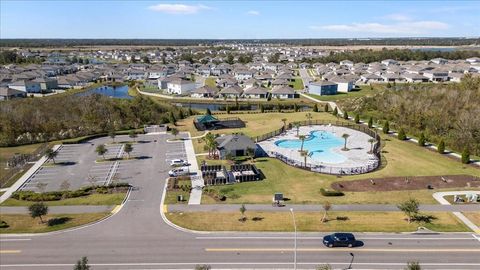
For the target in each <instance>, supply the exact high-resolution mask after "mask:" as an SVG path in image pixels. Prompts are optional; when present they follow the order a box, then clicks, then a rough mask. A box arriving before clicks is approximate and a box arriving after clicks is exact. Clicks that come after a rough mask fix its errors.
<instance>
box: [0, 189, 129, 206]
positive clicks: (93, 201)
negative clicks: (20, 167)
mask: <svg viewBox="0 0 480 270" xmlns="http://www.w3.org/2000/svg"><path fill="white" fill-rule="evenodd" d="M125 195H126V193H124V192H121V193H113V194H91V195H88V196H84V197H78V198H70V199H64V200H60V201H48V202H44V203H45V204H46V205H49V206H59V205H119V204H121V203H122V201H123V199H124V198H125ZM32 203H33V202H29V201H21V200H16V199H12V198H9V199H7V200H6V201H4V202H3V203H2V204H1V206H29V205H30V204H32Z"/></svg>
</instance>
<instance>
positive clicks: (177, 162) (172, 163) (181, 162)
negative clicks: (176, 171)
mask: <svg viewBox="0 0 480 270" xmlns="http://www.w3.org/2000/svg"><path fill="white" fill-rule="evenodd" d="M188 165H189V164H188V162H187V161H185V160H183V159H172V160H171V161H170V166H172V167H181V166H188Z"/></svg>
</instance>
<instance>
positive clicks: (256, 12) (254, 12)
mask: <svg viewBox="0 0 480 270" xmlns="http://www.w3.org/2000/svg"><path fill="white" fill-rule="evenodd" d="M247 15H251V16H258V15H260V11H257V10H250V11H248V12H247Z"/></svg>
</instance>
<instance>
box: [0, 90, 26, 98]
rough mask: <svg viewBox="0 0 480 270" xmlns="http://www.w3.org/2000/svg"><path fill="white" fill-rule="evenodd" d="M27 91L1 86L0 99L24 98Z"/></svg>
mask: <svg viewBox="0 0 480 270" xmlns="http://www.w3.org/2000/svg"><path fill="white" fill-rule="evenodd" d="M26 96H27V92H24V91H19V90H15V89H12V88H8V87H0V100H10V99H14V98H23V97H26Z"/></svg>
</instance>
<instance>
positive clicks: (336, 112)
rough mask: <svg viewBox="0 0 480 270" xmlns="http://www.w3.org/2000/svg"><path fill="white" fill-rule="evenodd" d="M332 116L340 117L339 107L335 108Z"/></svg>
mask: <svg viewBox="0 0 480 270" xmlns="http://www.w3.org/2000/svg"><path fill="white" fill-rule="evenodd" d="M332 114H333V115H334V116H338V109H337V107H335V109H333V112H332Z"/></svg>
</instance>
